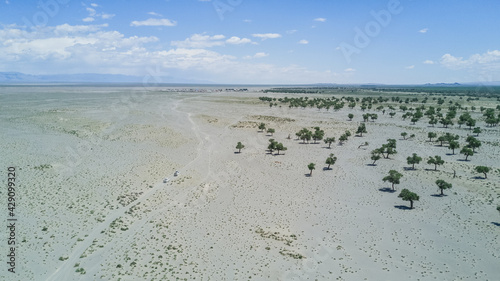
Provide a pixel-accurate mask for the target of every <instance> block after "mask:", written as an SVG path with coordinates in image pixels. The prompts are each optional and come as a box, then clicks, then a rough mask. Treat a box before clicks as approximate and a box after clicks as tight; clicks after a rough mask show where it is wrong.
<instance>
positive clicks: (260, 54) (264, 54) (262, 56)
mask: <svg viewBox="0 0 500 281" xmlns="http://www.w3.org/2000/svg"><path fill="white" fill-rule="evenodd" d="M267 56H269V54H266V53H264V52H260V53H256V54H255V55H254V56H253V57H254V58H256V59H258V58H264V57H267Z"/></svg>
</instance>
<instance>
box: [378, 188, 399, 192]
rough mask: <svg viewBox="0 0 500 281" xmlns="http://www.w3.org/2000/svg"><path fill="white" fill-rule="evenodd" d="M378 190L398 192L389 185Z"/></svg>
mask: <svg viewBox="0 0 500 281" xmlns="http://www.w3.org/2000/svg"><path fill="white" fill-rule="evenodd" d="M378 190H379V191H382V192H389V193H394V192H396V190H393V189H392V188H389V187H384V188H379V189H378Z"/></svg>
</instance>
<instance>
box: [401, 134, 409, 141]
mask: <svg viewBox="0 0 500 281" xmlns="http://www.w3.org/2000/svg"><path fill="white" fill-rule="evenodd" d="M407 135H408V133H407V132H402V133H401V136H402V137H403V140H406V136H407Z"/></svg>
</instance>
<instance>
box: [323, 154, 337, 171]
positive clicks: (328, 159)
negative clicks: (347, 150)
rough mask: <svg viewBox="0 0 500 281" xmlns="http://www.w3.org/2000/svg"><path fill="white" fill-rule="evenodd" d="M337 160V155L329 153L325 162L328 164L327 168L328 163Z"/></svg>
mask: <svg viewBox="0 0 500 281" xmlns="http://www.w3.org/2000/svg"><path fill="white" fill-rule="evenodd" d="M335 162H337V157H335V156H333V153H330V156H328V158H326V161H325V164H328V167H327V168H326V169H327V170H330V165H334V164H335Z"/></svg>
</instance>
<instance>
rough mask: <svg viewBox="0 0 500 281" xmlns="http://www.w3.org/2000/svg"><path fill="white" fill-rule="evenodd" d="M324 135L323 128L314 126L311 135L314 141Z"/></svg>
mask: <svg viewBox="0 0 500 281" xmlns="http://www.w3.org/2000/svg"><path fill="white" fill-rule="evenodd" d="M324 136H325V132H324V131H323V130H320V129H319V127H316V128H315V130H314V133H313V135H312V138H313V140H314V143H316V141H318V140H322V139H323V137H324Z"/></svg>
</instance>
